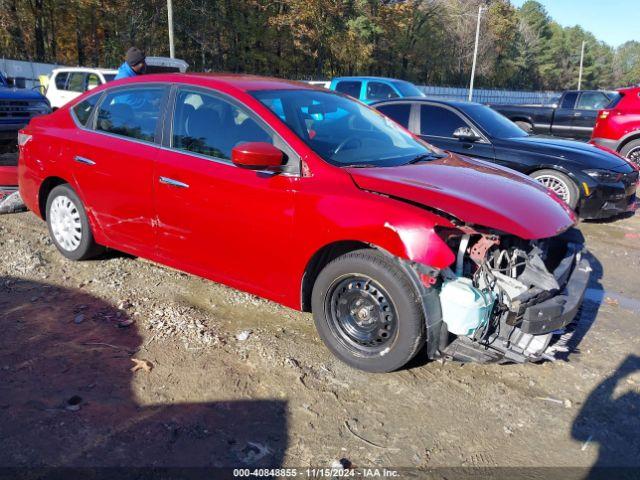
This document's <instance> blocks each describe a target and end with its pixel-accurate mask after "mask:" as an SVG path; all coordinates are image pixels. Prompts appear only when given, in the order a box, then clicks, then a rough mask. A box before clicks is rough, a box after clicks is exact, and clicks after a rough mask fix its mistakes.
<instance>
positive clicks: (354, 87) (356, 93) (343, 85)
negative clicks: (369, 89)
mask: <svg viewBox="0 0 640 480" xmlns="http://www.w3.org/2000/svg"><path fill="white" fill-rule="evenodd" d="M361 88H362V82H354V81H351V80H343V81H341V82H338V83H337V84H336V92H340V93H344V94H345V95H349V96H350V97H353V98H360V89H361Z"/></svg>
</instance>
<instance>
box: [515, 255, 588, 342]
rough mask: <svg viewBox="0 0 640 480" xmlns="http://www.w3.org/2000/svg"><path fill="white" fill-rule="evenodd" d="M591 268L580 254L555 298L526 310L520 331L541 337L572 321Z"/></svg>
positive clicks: (580, 301)
mask: <svg viewBox="0 0 640 480" xmlns="http://www.w3.org/2000/svg"><path fill="white" fill-rule="evenodd" d="M590 272H591V267H590V266H589V262H588V261H587V259H586V258H584V257H583V255H582V252H579V253H577V254H576V265H575V268H574V269H573V272H571V275H570V277H569V280H568V281H567V283H566V285H565V287H564V288H563V289H562V291H561V292H560V293H559V294H558V295H556V296H555V297H552V298H549V299H548V300H545V301H543V302H541V303H538V304H536V305H532V306H530V307H529V308H527V309H526V310H525V312H524V315H523V317H522V324H521V325H520V329H521V330H522V331H523V332H524V333H528V334H531V335H543V334H546V333H551V332H553V331H555V330H559V329H561V328H564V327H565V326H567V325H568V324H569V323H571V322H572V321H573V319H574V318H575V316H576V314H577V313H578V309H579V308H580V305H581V304H582V300H583V298H584V292H585V291H586V289H587V284H588V283H589V275H590Z"/></svg>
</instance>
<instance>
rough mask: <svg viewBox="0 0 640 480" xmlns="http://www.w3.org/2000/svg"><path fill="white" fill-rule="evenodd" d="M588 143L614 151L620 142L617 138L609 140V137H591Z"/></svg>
mask: <svg viewBox="0 0 640 480" xmlns="http://www.w3.org/2000/svg"><path fill="white" fill-rule="evenodd" d="M590 143H594V144H596V145H600V146H602V147H606V148H608V149H609V150H613V151H614V152H617V151H618V145H619V144H620V142H619V141H618V140H611V139H610V138H602V137H596V138H592V139H591V142H590Z"/></svg>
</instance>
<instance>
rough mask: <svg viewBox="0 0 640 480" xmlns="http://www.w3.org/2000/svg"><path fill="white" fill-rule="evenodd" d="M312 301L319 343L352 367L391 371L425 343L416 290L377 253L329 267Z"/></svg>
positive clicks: (339, 260)
mask: <svg viewBox="0 0 640 480" xmlns="http://www.w3.org/2000/svg"><path fill="white" fill-rule="evenodd" d="M311 302H312V310H313V318H314V321H315V325H316V328H317V330H318V333H319V335H320V338H322V340H323V342H324V343H325V345H326V346H327V347H328V348H329V350H331V352H333V354H334V355H335V356H336V357H338V358H339V359H340V360H342V361H343V362H344V363H346V364H347V365H349V366H351V367H354V368H357V369H360V370H365V371H368V372H391V371H393V370H397V369H399V368H401V367H402V366H404V365H405V364H406V363H407V362H408V361H409V360H411V359H412V358H413V357H414V356H415V355H416V353H417V352H418V351H419V350H420V348H421V347H422V345H423V344H424V330H425V319H424V312H423V308H422V304H421V302H420V298H419V296H418V294H417V292H416V291H415V288H414V286H413V285H412V283H411V281H410V279H409V278H408V277H407V275H406V274H405V273H404V272H403V271H402V269H401V268H400V266H399V265H398V264H397V263H396V262H395V261H394V260H393V259H392V258H389V257H388V256H386V255H384V254H383V253H381V252H378V251H376V250H366V249H365V250H356V251H353V252H350V253H346V254H344V255H342V256H340V257H338V258H336V259H335V260H333V261H332V262H330V263H329V264H327V265H326V266H325V268H324V269H323V270H322V271H321V272H320V274H319V275H318V278H317V279H316V282H315V284H314V286H313V292H312V298H311Z"/></svg>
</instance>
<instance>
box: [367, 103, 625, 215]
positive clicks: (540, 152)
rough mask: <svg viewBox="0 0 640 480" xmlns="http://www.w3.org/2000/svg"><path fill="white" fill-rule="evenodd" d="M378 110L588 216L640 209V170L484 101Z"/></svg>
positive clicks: (403, 105) (381, 107)
mask: <svg viewBox="0 0 640 480" xmlns="http://www.w3.org/2000/svg"><path fill="white" fill-rule="evenodd" d="M373 106H374V107H375V108H377V109H378V110H380V111H381V112H382V113H384V114H385V115H387V116H388V117H391V118H392V119H394V120H395V121H396V122H398V123H400V124H401V125H403V126H404V127H406V128H408V129H409V130H411V131H412V132H413V133H415V134H417V135H419V136H420V137H422V138H423V139H424V140H426V141H427V142H429V143H431V144H432V145H435V146H437V147H440V148H442V149H443V150H447V151H451V152H455V153H459V154H463V155H467V156H471V157H475V158H479V159H482V160H487V161H490V162H493V163H497V164H499V165H503V166H506V167H509V168H512V169H514V170H517V171H519V172H521V173H524V174H526V175H530V176H531V177H533V178H535V179H536V180H538V181H539V182H540V183H542V184H543V185H545V186H547V187H548V188H550V189H551V190H553V191H554V192H555V193H556V194H557V195H558V196H559V197H560V198H562V199H563V200H564V201H565V202H566V203H567V204H568V205H569V206H570V207H571V208H573V209H575V210H576V211H577V212H578V214H579V215H580V216H581V217H582V218H606V217H611V216H614V215H618V214H620V213H623V212H628V211H633V210H635V208H636V187H637V183H638V171H637V170H636V169H635V168H634V167H632V166H631V164H629V163H628V162H627V161H625V160H624V159H622V158H621V157H619V156H618V155H616V154H614V153H610V152H608V151H605V150H603V149H601V148H599V147H596V146H594V145H589V144H586V143H581V142H576V141H571V140H559V139H551V138H546V137H541V136H535V135H529V134H527V133H526V132H524V131H523V130H522V129H521V128H519V127H518V126H517V125H516V124H515V123H513V122H511V121H510V120H509V119H507V118H505V117H503V116H502V115H500V114H499V113H497V112H495V111H494V110H492V109H491V108H489V107H487V106H485V105H480V104H478V103H466V102H448V101H441V100H429V99H422V98H411V99H406V98H405V99H398V100H388V101H383V102H378V103H375V104H374V105H373Z"/></svg>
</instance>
